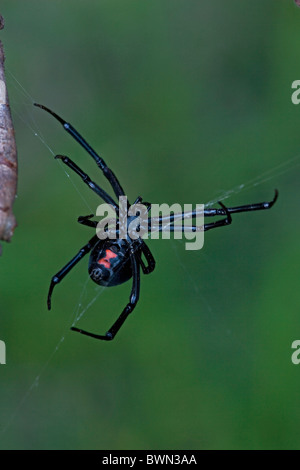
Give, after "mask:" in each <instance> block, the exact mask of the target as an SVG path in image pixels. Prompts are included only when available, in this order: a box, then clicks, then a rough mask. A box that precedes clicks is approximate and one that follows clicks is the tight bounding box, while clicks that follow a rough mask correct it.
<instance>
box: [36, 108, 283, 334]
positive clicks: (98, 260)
mask: <svg viewBox="0 0 300 470" xmlns="http://www.w3.org/2000/svg"><path fill="white" fill-rule="evenodd" d="M35 106H38V107H39V108H41V109H43V110H45V111H47V112H48V113H50V114H51V115H52V116H53V117H54V118H55V119H57V120H58V121H59V122H60V123H61V124H62V125H63V127H64V129H65V130H66V131H67V132H68V133H69V134H71V136H72V137H73V138H74V139H75V140H76V141H77V142H78V143H79V144H80V145H81V146H82V147H83V148H84V149H85V150H86V151H87V152H88V154H89V155H90V156H91V157H92V158H93V159H94V161H95V162H96V164H97V166H98V167H99V168H100V170H102V172H103V174H104V176H105V177H106V178H107V179H108V181H109V183H110V184H111V187H112V189H113V191H114V193H115V195H116V197H117V198H118V200H119V198H120V196H125V193H124V190H123V188H122V186H121V185H120V183H119V181H118V179H117V177H116V176H115V174H114V173H113V171H112V170H111V169H110V168H108V166H107V165H106V163H105V162H104V160H103V159H102V158H101V157H100V156H99V155H98V154H97V153H96V152H95V151H94V150H93V149H92V147H91V146H90V145H89V144H88V143H87V142H86V141H85V139H84V138H83V137H82V136H81V135H80V134H79V133H78V132H77V130H76V129H74V127H73V126H72V125H71V124H69V123H67V122H66V121H65V120H64V119H62V118H61V117H59V116H58V115H57V114H56V113H54V112H53V111H51V110H50V109H48V108H47V107H46V106H43V105H41V104H37V103H35ZM55 158H59V159H61V161H62V162H63V163H64V164H65V165H67V166H68V167H69V168H70V169H71V170H73V171H74V172H75V173H77V175H78V176H80V178H81V179H82V181H83V182H84V183H86V184H87V186H88V187H89V188H90V189H91V190H92V191H94V192H95V193H96V194H97V195H98V196H100V198H102V199H103V200H104V201H105V202H106V203H107V204H110V205H111V206H112V207H113V208H114V210H115V212H116V216H117V217H118V215H119V206H118V204H117V203H116V202H115V201H114V199H113V198H112V197H111V196H110V195H109V194H108V193H106V192H105V191H104V190H103V189H102V188H100V187H99V186H98V185H97V184H96V183H95V182H93V181H92V180H91V179H90V177H89V176H88V175H87V174H86V173H84V172H83V171H82V170H81V169H80V168H79V167H78V166H77V165H76V163H74V162H73V161H72V160H71V159H70V158H69V157H66V156H62V155H56V157H55ZM277 197H278V191H277V190H276V191H275V196H274V198H273V200H272V201H270V202H261V203H257V204H247V205H244V206H238V207H229V208H228V207H225V206H224V205H223V204H222V203H221V202H219V204H220V206H221V208H218V209H213V208H208V209H204V216H207V217H212V216H225V218H223V219H221V220H218V221H216V222H211V223H207V224H204V226H203V227H202V230H203V231H207V230H211V229H213V228H216V227H223V226H225V225H229V224H230V223H231V220H232V219H231V214H235V213H237V212H247V211H256V210H263V209H270V208H271V207H272V206H273V204H274V203H275V201H276V199H277ZM141 201H142V198H141V197H138V198H137V200H136V201H135V204H136V203H139V202H141ZM144 205H145V206H146V207H147V209H148V211H150V209H151V204H149V203H145V202H144ZM196 215H197V213H196V212H194V213H192V217H195V216H196ZM92 217H93V215H88V216H82V217H79V218H78V222H79V223H81V224H83V225H86V226H88V227H93V228H94V229H95V228H96V227H97V224H98V222H97V221H93V220H91V218H92ZM178 217H182V214H175V215H174V216H173V218H172V217H171V219H170V221H171V222H172V220H173V221H174V219H175V218H178ZM131 220H132V217H131ZM148 220H149V221H150V219H148ZM163 220H164V218H163V217H160V218H159V222H163ZM160 229H161V225H160ZM182 229H184V227H182ZM191 229H192V230H194V229H195V230H196V227H191ZM170 230H171V231H175V230H176V229H175V226H174V225H171V226H170ZM88 253H90V259H89V265H88V271H89V275H90V278H91V279H92V280H93V281H94V282H96V283H97V284H99V285H101V286H116V285H119V284H122V283H123V282H126V281H128V280H129V279H130V278H131V277H132V279H133V280H132V288H131V293H130V298H129V302H128V303H127V305H126V307H125V308H124V310H123V311H122V313H121V315H120V316H119V318H118V319H117V320H116V322H115V323H114V324H113V325H112V327H111V328H110V329H109V330H108V331H107V332H106V333H105V335H98V334H94V333H89V332H88V331H84V330H82V329H79V328H75V327H72V328H71V330H72V331H77V332H79V333H82V334H84V335H87V336H91V337H92V338H96V339H101V340H105V341H110V340H112V339H114V337H115V336H116V334H117V333H118V331H119V329H120V328H121V326H122V325H123V323H124V322H125V320H126V319H127V317H128V315H129V314H130V313H131V312H132V311H133V309H134V308H135V307H136V304H137V302H138V300H139V295H140V268H142V271H143V273H144V274H150V273H151V272H152V271H153V270H154V268H155V260H154V258H153V255H152V253H151V251H150V249H149V248H148V246H147V245H146V243H145V242H144V241H143V240H142V238H140V237H139V238H137V239H134V240H133V239H131V238H130V236H129V235H127V239H121V238H118V237H117V238H115V239H108V240H107V239H106V240H100V239H99V238H98V236H97V235H94V236H93V237H92V238H91V239H90V240H89V241H88V243H87V244H86V245H84V246H83V247H82V248H81V249H80V250H79V252H78V253H77V254H76V255H75V256H74V258H72V259H71V261H69V262H68V263H67V264H66V265H65V266H64V267H63V268H62V269H61V270H60V271H59V272H58V273H57V274H55V276H53V277H52V280H51V284H50V288H49V293H48V299H47V305H48V309H49V310H50V308H51V297H52V292H53V289H54V287H55V286H56V284H58V283H59V282H60V281H62V279H63V278H64V277H65V276H66V275H67V274H68V273H69V272H70V271H71V269H72V268H74V266H75V265H76V264H77V263H78V262H79V261H80V260H81V259H82V258H83V257H84V256H85V255H87V254H88ZM142 255H143V256H144V257H145V260H146V263H147V264H145V263H144V261H143V259H142Z"/></svg>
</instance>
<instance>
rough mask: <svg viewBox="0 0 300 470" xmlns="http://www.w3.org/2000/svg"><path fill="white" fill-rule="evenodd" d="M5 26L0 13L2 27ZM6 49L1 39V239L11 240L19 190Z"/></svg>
mask: <svg viewBox="0 0 300 470" xmlns="http://www.w3.org/2000/svg"><path fill="white" fill-rule="evenodd" d="M3 27H4V20H3V17H2V16H1V15H0V29H3ZM4 60H5V56H4V50H3V45H2V42H1V41H0V240H4V241H6V242H9V241H10V240H11V237H12V236H13V232H14V229H15V227H16V225H17V223H16V219H15V216H14V215H13V212H12V206H13V203H14V200H15V197H16V191H17V168H18V165H17V147H16V141H15V133H14V127H13V123H12V118H11V112H10V107H9V101H8V95H7V89H6V82H5V73H4Z"/></svg>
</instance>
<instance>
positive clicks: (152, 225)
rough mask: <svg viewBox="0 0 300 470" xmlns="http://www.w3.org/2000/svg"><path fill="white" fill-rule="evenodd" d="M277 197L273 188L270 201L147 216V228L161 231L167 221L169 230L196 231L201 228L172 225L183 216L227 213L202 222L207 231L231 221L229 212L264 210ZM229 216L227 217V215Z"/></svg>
mask: <svg viewBox="0 0 300 470" xmlns="http://www.w3.org/2000/svg"><path fill="white" fill-rule="evenodd" d="M277 198H278V191H277V189H276V190H275V195H274V198H273V199H272V201H269V202H259V203H255V204H246V205H244V206H236V207H226V206H224V204H222V203H221V202H219V204H220V206H221V208H217V209H204V210H202V211H200V212H199V211H192V212H189V213H183V212H182V213H179V214H171V215H170V216H162V217H154V218H152V219H151V218H149V219H148V230H149V232H150V231H158V232H161V231H162V230H163V222H166V223H168V225H167V226H168V229H170V231H171V232H176V231H179V232H180V231H182V232H184V231H192V232H196V231H199V230H201V228H200V227H197V226H186V227H183V226H181V225H177V226H176V225H174V224H173V222H174V221H178V220H184V219H185V218H187V219H188V218H193V217H196V216H197V215H204V216H205V217H215V216H219V215H227V217H226V218H225V219H222V220H219V221H217V222H213V223H210V224H204V226H203V228H202V230H203V231H207V230H210V229H212V228H216V227H223V226H224V225H229V224H230V223H231V216H230V215H231V214H236V213H238V212H250V211H258V210H266V209H271V207H272V206H273V205H274V204H275V202H276V200H277ZM228 216H229V217H228Z"/></svg>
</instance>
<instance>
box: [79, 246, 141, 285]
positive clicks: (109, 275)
mask: <svg viewBox="0 0 300 470" xmlns="http://www.w3.org/2000/svg"><path fill="white" fill-rule="evenodd" d="M127 250H128V246H127V245H126V244H125V243H124V242H122V240H109V241H105V242H103V241H101V240H99V242H98V243H97V244H96V245H95V247H94V248H93V250H92V252H91V254H90V260H89V267H88V271H89V275H90V278H91V279H92V280H93V281H94V282H96V284H99V285H100V286H106V287H110V286H117V285H119V284H123V283H124V282H126V281H128V280H129V279H130V278H131V277H132V268H131V263H130V259H129V257H128V255H127Z"/></svg>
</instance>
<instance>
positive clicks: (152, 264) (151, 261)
mask: <svg viewBox="0 0 300 470" xmlns="http://www.w3.org/2000/svg"><path fill="white" fill-rule="evenodd" d="M141 242H142V245H141V251H142V253H143V254H144V256H145V258H146V260H147V263H148V265H147V266H145V263H144V262H143V260H142V258H140V262H141V267H142V270H143V273H144V274H150V273H152V271H153V270H154V268H155V259H154V257H153V255H152V253H151V251H150V249H149V247H148V245H146V243H145V242H144V241H143V240H141Z"/></svg>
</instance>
